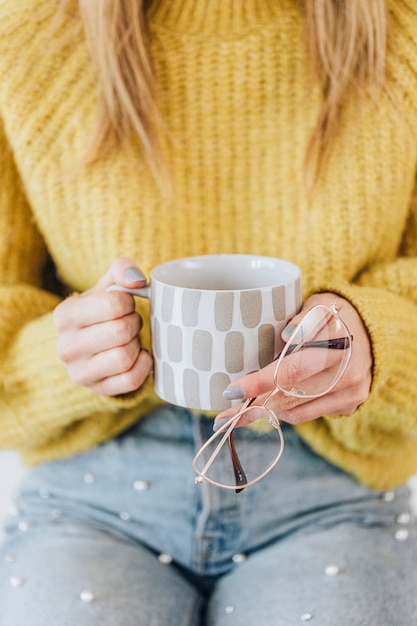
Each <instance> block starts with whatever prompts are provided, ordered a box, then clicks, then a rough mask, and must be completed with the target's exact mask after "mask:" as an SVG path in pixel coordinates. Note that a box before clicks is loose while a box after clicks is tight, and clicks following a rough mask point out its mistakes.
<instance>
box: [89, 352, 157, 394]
mask: <svg viewBox="0 0 417 626" xmlns="http://www.w3.org/2000/svg"><path fill="white" fill-rule="evenodd" d="M152 368H153V359H152V357H151V355H150V354H149V352H146V350H141V351H140V352H139V355H138V358H137V359H136V361H135V363H134V364H133V365H132V367H131V368H130V370H128V371H126V372H122V373H120V374H117V375H114V376H110V377H107V378H103V379H102V380H99V381H97V382H96V383H94V385H91V386H90V388H91V389H93V390H94V391H95V392H96V393H98V394H100V395H103V396H118V395H122V394H126V393H131V392H132V391H136V390H137V389H139V388H140V387H141V386H142V385H143V383H144V382H145V380H146V378H147V377H148V376H149V374H150V373H151V371H152Z"/></svg>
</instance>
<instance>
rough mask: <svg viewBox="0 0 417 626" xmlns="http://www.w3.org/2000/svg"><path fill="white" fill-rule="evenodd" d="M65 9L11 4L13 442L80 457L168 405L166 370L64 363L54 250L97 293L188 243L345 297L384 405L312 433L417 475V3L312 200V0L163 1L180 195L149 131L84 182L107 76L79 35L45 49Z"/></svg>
mask: <svg viewBox="0 0 417 626" xmlns="http://www.w3.org/2000/svg"><path fill="white" fill-rule="evenodd" d="M55 8H56V2H55V1H54V0H19V2H16V0H0V31H1V33H0V116H1V121H0V302H1V306H0V354H1V361H0V445H1V446H2V447H6V448H19V449H21V450H22V453H23V457H24V459H25V461H26V462H27V463H29V464H34V463H39V462H43V461H45V460H49V459H56V458H60V457H63V456H65V455H72V454H74V453H77V452H78V451H81V450H84V449H86V448H89V447H91V446H94V445H96V444H97V443H99V442H102V441H105V440H107V439H108V438H110V437H112V436H114V435H115V434H117V433H119V432H121V431H122V430H123V429H125V428H127V427H128V426H129V425H131V424H132V423H133V422H135V420H137V419H138V417H140V416H141V415H143V414H144V413H145V412H147V411H149V410H150V409H151V408H152V407H154V406H156V405H157V403H158V402H159V401H158V400H157V398H156V397H155V395H154V393H153V390H152V381H151V379H148V381H147V382H146V384H145V385H144V387H143V388H142V389H140V390H139V391H138V392H137V393H135V394H130V395H129V396H126V397H125V398H120V397H118V398H110V397H108V398H106V397H101V396H99V395H96V394H95V393H94V392H92V391H90V390H88V389H84V388H82V387H78V386H77V385H75V384H73V383H72V382H71V381H70V380H69V378H68V376H67V373H66V370H65V368H64V366H63V365H62V364H61V363H60V362H59V361H58V359H57V357H56V348H55V344H56V332H55V329H54V326H53V322H52V310H53V309H54V307H55V306H56V304H57V303H58V302H59V297H58V296H56V295H52V292H51V291H50V290H48V289H47V288H46V283H45V276H46V274H47V273H48V272H47V270H48V268H50V259H52V260H53V263H54V265H55V267H56V268H57V273H58V276H59V279H60V281H61V282H62V283H63V284H64V285H65V286H66V288H67V289H68V291H83V290H85V289H87V288H89V287H91V286H92V285H93V284H94V283H95V282H96V281H97V279H98V278H99V277H100V276H101V275H102V274H103V273H104V272H105V271H106V270H107V268H108V267H109V266H110V264H111V263H112V261H113V260H114V259H115V258H116V257H118V256H121V255H130V256H132V257H133V258H135V259H136V261H137V262H138V264H139V265H140V267H141V268H142V269H143V270H144V271H145V272H148V271H149V270H150V269H151V268H152V267H153V266H154V265H156V264H158V263H160V262H163V261H165V260H168V259H172V258H176V257H181V256H186V255H194V254H206V253H220V252H223V253H226V252H227V253H243V252H245V253H259V254H265V255H272V256H277V257H282V258H286V259H289V260H291V261H293V262H295V263H296V264H298V265H299V266H300V267H301V268H302V271H303V282H304V288H305V295H307V294H309V293H311V292H313V291H316V290H323V289H325V290H330V291H335V292H337V293H339V294H341V295H342V296H344V297H346V298H348V299H349V300H350V301H351V302H352V303H353V304H354V305H355V306H356V307H357V309H358V310H359V312H360V314H361V315H362V318H363V320H364V322H365V324H366V326H367V328H368V331H369V333H370V336H371V339H372V346H373V354H374V359H375V366H374V382H373V386H372V390H371V394H370V397H369V399H368V400H367V402H366V403H364V404H363V405H362V406H361V407H360V408H359V409H358V410H357V411H356V412H355V414H353V415H351V416H347V417H329V418H326V417H324V418H322V419H320V420H316V421H314V422H312V423H308V424H305V425H303V426H302V427H300V428H299V432H300V434H301V435H302V436H303V437H304V438H305V440H306V441H307V442H308V443H309V445H310V446H312V448H313V449H314V450H316V451H317V452H318V453H319V454H322V455H324V456H325V457H326V458H328V459H329V460H330V461H332V462H333V463H335V464H337V465H339V466H340V467H342V468H345V469H346V470H348V471H350V472H352V473H353V474H354V475H355V476H356V477H357V478H358V479H359V480H360V481H362V482H364V483H366V484H368V485H371V486H373V487H377V488H389V487H392V486H394V485H396V484H398V483H399V482H401V481H403V480H405V479H406V478H407V477H408V476H410V475H411V474H413V473H415V472H416V471H417V258H416V257H417V194H416V192H415V188H414V185H415V172H416V166H417V97H416V94H417V8H416V5H415V3H413V2H411V0H392V1H391V2H390V7H389V8H390V13H389V52H388V73H389V85H390V89H391V97H387V96H386V95H381V96H380V97H379V98H378V99H377V101H374V102H371V101H364V102H363V103H362V105H361V106H360V107H359V108H358V107H357V106H356V105H355V103H354V101H353V99H352V101H347V102H346V105H345V107H344V110H343V118H342V128H341V132H340V135H339V138H338V142H337V145H336V147H335V150H334V152H333V154H332V158H331V160H330V162H329V164H328V166H327V169H326V173H325V177H324V178H323V180H322V182H321V183H320V185H319V187H318V189H317V190H316V192H315V194H314V195H313V196H312V197H311V198H307V197H306V195H305V193H304V191H303V183H302V164H303V159H304V154H305V150H306V146H307V142H308V138H309V136H310V133H311V129H312V127H313V125H314V121H315V119H316V116H317V112H318V108H319V104H320V96H319V92H318V89H317V88H312V87H311V80H310V74H309V70H308V63H307V57H306V53H305V50H304V47H303V44H302V39H303V14H302V10H301V8H300V3H298V2H297V1H296V0H245V1H242V0H205V1H204V2H199V1H196V0H155V1H154V2H153V3H152V8H151V10H150V15H149V19H150V24H151V34H152V40H153V53H154V57H155V64H156V69H157V73H158V77H159V82H160V85H161V98H162V104H161V107H162V112H163V116H164V118H165V122H166V125H167V129H168V132H169V136H170V141H169V145H168V146H167V147H166V157H167V161H168V163H169V166H170V169H171V175H172V180H173V187H174V201H173V203H172V204H168V203H167V202H166V201H165V200H164V199H163V198H161V195H160V193H159V192H158V190H157V189H156V186H155V184H154V182H153V180H152V176H151V175H150V173H149V170H148V167H147V166H146V165H145V164H143V162H142V160H141V156H140V150H139V148H138V145H137V144H136V143H135V142H132V143H131V144H129V145H125V146H123V148H120V149H117V150H116V149H115V150H113V151H112V152H111V153H110V154H108V155H107V156H106V157H105V158H103V159H102V160H101V161H99V162H98V163H97V164H96V165H94V166H88V167H86V168H84V169H83V170H82V171H81V172H79V173H78V174H77V175H76V176H73V177H71V176H68V171H69V170H70V169H71V168H72V167H73V166H74V164H76V163H77V162H78V160H79V159H80V157H81V156H82V154H83V152H84V150H85V148H86V145H87V144H88V140H89V138H90V136H91V133H92V131H93V129H94V126H95V114H96V108H95V107H96V101H95V81H94V72H93V70H92V67H91V64H90V62H89V58H88V52H87V48H86V45H85V42H84V39H83V36H82V34H81V33H78V35H76V36H75V37H69V38H68V39H67V41H65V42H64V43H63V44H62V45H61V46H60V47H57V48H55V49H54V50H52V51H50V50H48V45H47V44H48V41H50V37H51V35H50V31H49V28H50V24H51V19H52V16H53V14H54V11H55ZM72 21H73V20H68V22H67V23H66V24H64V25H63V27H62V28H61V30H60V31H59V34H62V33H64V31H65V30H67V31H70V30H71V28H72ZM393 102H394V104H393ZM144 314H145V316H146V311H144ZM144 341H145V343H146V345H148V342H149V337H147V333H146V331H145V332H144Z"/></svg>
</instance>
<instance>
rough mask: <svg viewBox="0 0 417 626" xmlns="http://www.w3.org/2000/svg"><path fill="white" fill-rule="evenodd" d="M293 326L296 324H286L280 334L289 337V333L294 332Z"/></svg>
mask: <svg viewBox="0 0 417 626" xmlns="http://www.w3.org/2000/svg"><path fill="white" fill-rule="evenodd" d="M295 328H296V324H288V326H287V327H286V328H284V330H283V331H282V336H283V337H289V336H290V335H291V333H292V332H294V330H295Z"/></svg>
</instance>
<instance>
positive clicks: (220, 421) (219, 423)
mask: <svg viewBox="0 0 417 626" xmlns="http://www.w3.org/2000/svg"><path fill="white" fill-rule="evenodd" d="M229 420H230V417H221V418H220V419H218V420H217V421H216V422H214V424H213V430H214V432H215V433H216V432H217V431H218V430H220V428H221V427H222V426H224V425H225V424H226V422H228V421H229Z"/></svg>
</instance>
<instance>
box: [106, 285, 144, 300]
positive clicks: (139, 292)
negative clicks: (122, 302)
mask: <svg viewBox="0 0 417 626" xmlns="http://www.w3.org/2000/svg"><path fill="white" fill-rule="evenodd" d="M106 291H124V292H125V293H130V294H132V296H140V297H141V298H148V299H149V298H150V297H151V289H150V287H149V285H146V286H145V287H140V288H139V289H130V288H129V287H123V286H122V285H118V284H117V283H115V284H113V285H110V287H107V289H106Z"/></svg>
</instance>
